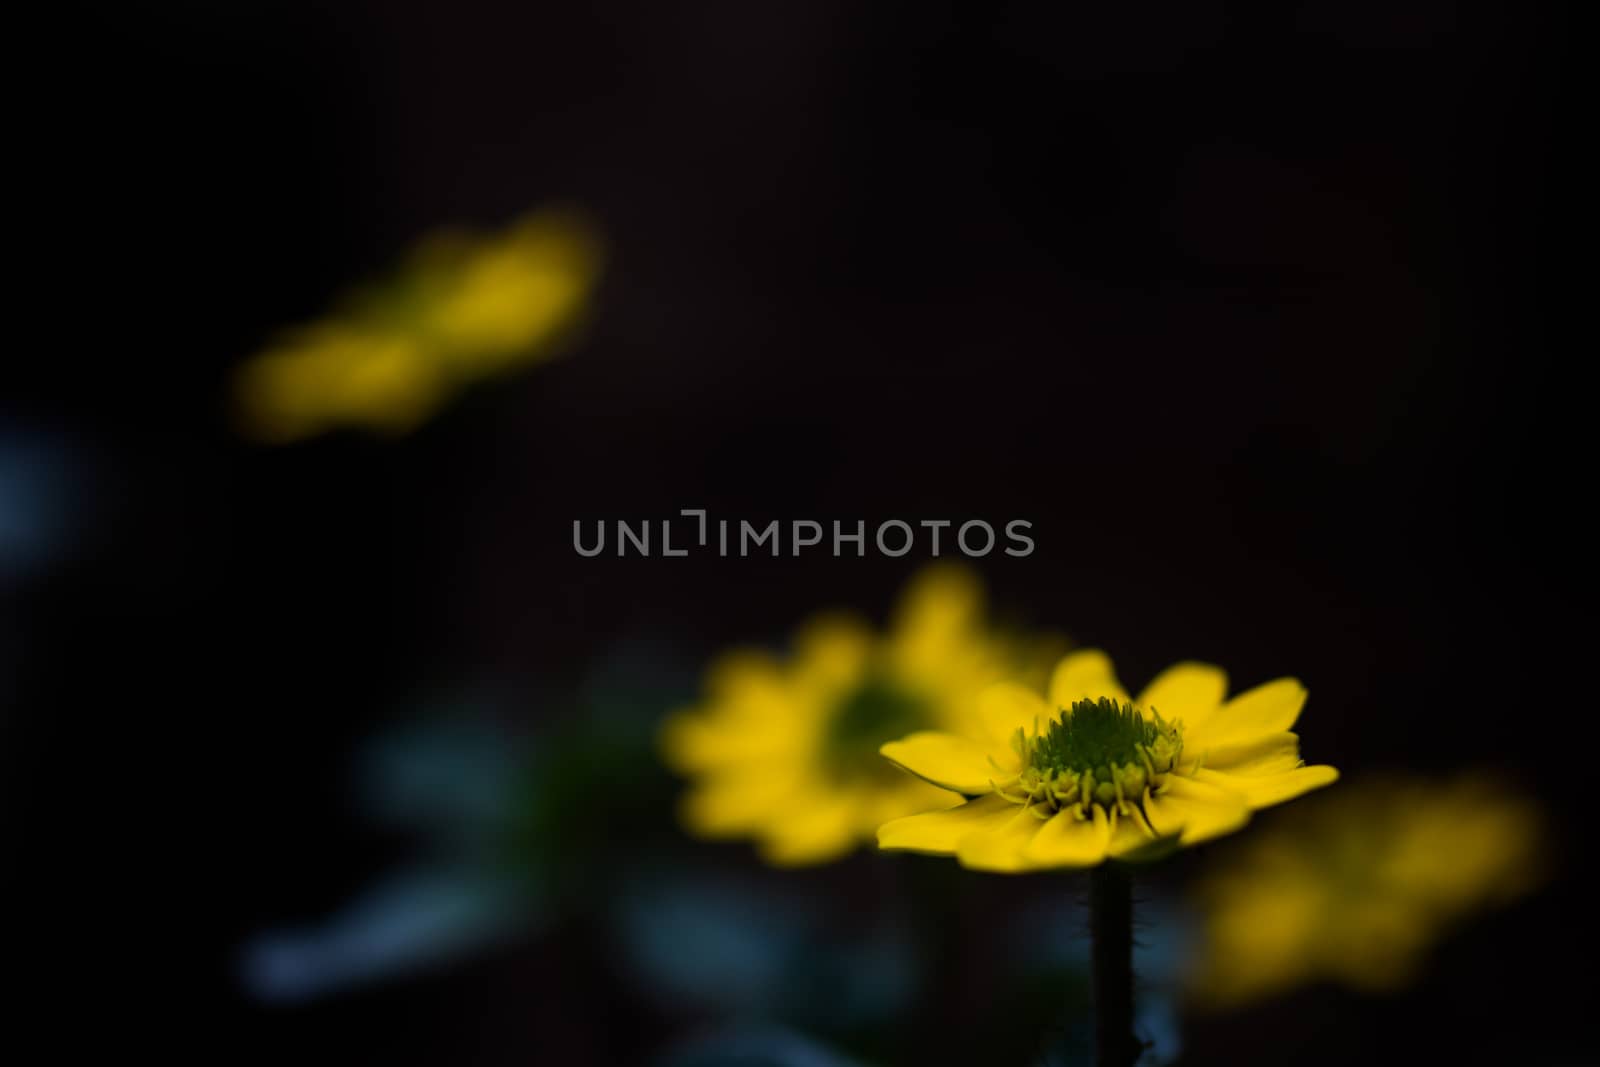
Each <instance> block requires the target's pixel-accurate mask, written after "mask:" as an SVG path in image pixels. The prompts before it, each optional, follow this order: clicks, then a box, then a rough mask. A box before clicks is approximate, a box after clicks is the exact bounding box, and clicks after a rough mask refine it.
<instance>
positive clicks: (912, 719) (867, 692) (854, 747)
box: [825, 675, 933, 781]
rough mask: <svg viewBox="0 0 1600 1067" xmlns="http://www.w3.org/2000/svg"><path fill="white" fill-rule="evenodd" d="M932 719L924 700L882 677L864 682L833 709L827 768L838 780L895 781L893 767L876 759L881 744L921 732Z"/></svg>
mask: <svg viewBox="0 0 1600 1067" xmlns="http://www.w3.org/2000/svg"><path fill="white" fill-rule="evenodd" d="M932 719H933V716H932V714H931V711H930V709H929V707H928V703H927V701H926V700H924V699H922V698H921V697H919V696H917V695H916V694H915V693H911V692H908V691H906V689H905V688H903V687H902V686H899V685H896V684H895V683H894V682H892V681H890V680H888V679H886V678H883V677H881V676H876V675H874V676H871V677H868V678H867V679H866V680H865V681H864V682H862V683H861V684H860V685H859V686H857V687H856V688H855V689H853V690H851V691H850V692H849V693H847V694H846V695H845V696H844V697H843V698H842V699H841V700H840V701H839V702H838V704H837V705H836V706H835V709H834V714H833V717H832V719H830V720H829V722H828V732H827V736H826V742H825V743H826V756H827V762H828V765H829V766H830V767H831V768H833V769H834V770H835V772H836V774H837V775H838V776H839V777H841V778H862V777H874V778H887V779H890V780H893V781H897V780H899V773H898V771H896V769H895V768H894V766H893V765H892V764H890V763H888V761H886V760H885V759H884V758H883V757H882V756H880V755H878V749H879V747H880V746H882V745H883V744H884V743H885V742H888V741H894V740H898V739H899V738H902V737H904V736H906V735H907V734H911V733H915V732H916V731H918V730H925V729H927V728H928V727H929V726H931V725H932Z"/></svg>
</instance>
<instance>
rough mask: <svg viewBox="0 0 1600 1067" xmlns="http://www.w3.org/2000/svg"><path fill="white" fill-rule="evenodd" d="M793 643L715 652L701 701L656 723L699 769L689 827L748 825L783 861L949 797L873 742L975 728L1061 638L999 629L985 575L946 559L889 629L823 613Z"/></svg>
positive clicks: (766, 851) (732, 833) (687, 808)
mask: <svg viewBox="0 0 1600 1067" xmlns="http://www.w3.org/2000/svg"><path fill="white" fill-rule="evenodd" d="M793 644H794V650H793V655H792V656H790V657H789V658H788V659H786V660H785V659H779V658H777V657H774V656H772V655H769V654H767V653H764V652H759V651H748V650H747V651H736V652H731V653H728V654H726V655H724V656H723V657H721V658H720V659H719V660H717V661H716V662H715V663H714V664H713V665H712V666H711V668H710V669H709V670H708V672H707V674H706V680H705V687H706V698H705V700H704V702H702V703H701V704H699V705H698V706H696V707H693V708H689V709H686V710H684V711H680V712H676V713H674V714H673V715H672V716H670V717H669V718H668V720H667V721H666V723H665V724H664V727H663V730H662V735H661V741H662V752H663V755H664V757H665V759H666V761H667V762H668V764H670V765H671V766H672V767H674V768H675V769H676V770H678V771H680V772H681V773H683V774H684V775H686V776H688V777H690V778H692V779H693V784H692V786H691V787H690V789H689V790H688V792H687V793H686V794H685V796H684V798H683V803H682V805H681V817H682V821H683V823H684V825H685V826H686V827H687V828H688V829H689V830H690V831H691V832H692V833H695V834H697V835H699V836H703V837H710V838H745V837H753V838H755V839H756V841H757V842H758V846H759V848H760V851H761V855H762V856H763V858H765V859H766V860H767V861H768V862H770V863H773V864H777V865H782V866H799V865H805V864H816V863H825V862H827V861H829V860H833V859H836V858H838V857H839V856H841V855H843V854H844V853H846V852H848V851H849V850H851V849H852V848H854V847H856V846H857V845H858V844H859V843H861V842H862V841H865V840H871V838H872V834H873V832H874V831H875V830H876V829H877V828H878V826H879V824H881V823H882V822H884V821H885V820H886V819H892V818H896V817H898V816H901V815H905V814H908V813H910V812H914V811H927V810H928V809H930V808H937V807H942V806H945V805H947V804H949V802H950V801H951V800H952V799H954V798H953V797H952V796H951V794H949V793H947V792H945V791H944V790H942V789H937V788H935V787H933V786H931V785H928V784H927V783H925V782H921V781H918V780H917V779H915V778H912V777H910V776H908V775H906V774H903V773H901V772H900V771H899V770H897V769H896V768H894V767H892V766H890V765H889V764H888V763H886V762H885V761H884V760H883V758H882V757H880V756H879V755H878V746H879V745H881V744H883V743H884V742H885V741H887V740H889V739H890V738H894V737H899V736H901V735H903V734H905V733H906V732H908V731H911V730H916V729H919V728H926V727H937V728H939V729H944V730H950V731H953V732H955V733H957V734H966V733H970V732H971V731H972V730H973V728H974V727H975V723H973V721H972V718H971V716H972V710H973V708H974V707H975V705H976V701H977V697H978V694H979V693H980V692H981V691H982V690H983V689H984V688H985V687H987V686H988V685H990V684H992V683H994V682H996V681H999V680H1002V679H1006V678H1018V679H1021V680H1024V681H1025V680H1027V679H1028V678H1029V677H1034V676H1036V678H1037V680H1042V679H1043V675H1044V671H1045V669H1046V666H1047V665H1048V663H1049V662H1050V659H1051V658H1052V657H1053V655H1055V654H1059V650H1060V648H1061V647H1062V644H1063V642H1061V641H1060V640H1054V639H1048V638H1046V639H1040V641H1038V642H1037V643H1035V644H1034V645H1033V646H1031V647H1030V646H1028V645H1025V644H1024V643H1022V642H1019V641H1016V640H1010V639H1007V638H1005V637H1002V636H1000V635H999V634H997V633H995V632H993V631H992V630H990V629H989V628H988V627H986V626H985V623H984V618H983V593H982V589H981V587H980V585H979V584H978V582H977V580H976V579H975V578H974V577H973V575H972V574H971V573H970V572H969V571H967V570H965V569H962V568H958V567H956V566H954V565H949V564H944V565H936V566H934V567H932V568H929V569H928V570H926V571H924V572H923V573H922V574H921V575H919V576H918V577H917V578H916V579H915V580H914V581H913V582H912V583H911V585H910V586H909V587H908V588H907V590H906V592H905V593H904V595H903V597H902V600H901V603H900V605H899V607H898V609H897V611H896V615H895V618H894V620H893V624H892V626H891V627H890V629H889V632H888V633H887V634H886V635H883V636H878V635H876V634H874V633H873V632H872V630H871V629H870V628H869V627H868V626H866V625H865V624H864V623H862V622H860V621H858V620H856V619H854V618H851V617H847V616H827V617H821V618H816V619H813V620H812V621H811V622H809V623H808V624H807V625H805V626H804V627H803V628H802V629H801V630H800V631H799V633H798V634H797V635H796V637H795V639H794V642H793ZM1052 649H1053V651H1052Z"/></svg>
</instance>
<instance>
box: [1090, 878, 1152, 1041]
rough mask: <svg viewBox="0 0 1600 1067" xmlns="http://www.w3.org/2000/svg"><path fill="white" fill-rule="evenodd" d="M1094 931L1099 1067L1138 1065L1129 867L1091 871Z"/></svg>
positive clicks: (1091, 932) (1091, 906)
mask: <svg viewBox="0 0 1600 1067" xmlns="http://www.w3.org/2000/svg"><path fill="white" fill-rule="evenodd" d="M1089 933H1090V937H1091V941H1092V946H1093V947H1092V965H1093V975H1094V1062H1095V1067H1133V1064H1134V1063H1135V1062H1137V1061H1138V1059H1139V1053H1140V1052H1141V1051H1142V1047H1141V1046H1140V1044H1139V1039H1138V1038H1136V1037H1134V1036H1133V885H1132V881H1131V879H1130V878H1129V877H1128V872H1127V870H1126V869H1125V868H1123V867H1121V866H1118V865H1117V864H1115V863H1111V862H1107V863H1102V864H1101V865H1100V866H1098V867H1096V868H1094V869H1093V870H1091V871H1090V872H1089Z"/></svg>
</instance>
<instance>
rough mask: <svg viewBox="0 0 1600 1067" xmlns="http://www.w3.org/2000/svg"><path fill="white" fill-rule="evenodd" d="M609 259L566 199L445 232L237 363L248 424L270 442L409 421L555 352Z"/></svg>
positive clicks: (383, 428) (398, 429) (244, 424)
mask: <svg viewBox="0 0 1600 1067" xmlns="http://www.w3.org/2000/svg"><path fill="white" fill-rule="evenodd" d="M600 262H601V249H600V242H599V239H598V238H597V237H596V235H595V234H594V232H593V231H592V230H591V229H590V228H589V226H588V225H586V224H585V223H584V222H583V221H582V220H580V219H578V218H577V217H575V216H573V215H570V214H566V213H562V212H554V211H545V212H537V213H534V214H531V215H528V216H526V217H524V218H522V219H521V220H519V221H518V222H516V223H514V224H513V225H511V226H510V227H508V228H507V229H506V230H504V231H502V232H500V233H497V234H491V235H471V234H466V233H459V232H444V233H439V234H435V235H434V236H432V237H430V238H428V239H426V240H424V241H423V242H422V243H421V244H420V245H419V246H418V247H417V248H416V249H415V250H414V251H413V252H412V254H411V256H410V257H409V258H408V260H407V262H406V264H405V265H404V266H403V267H402V268H401V270H400V271H399V272H398V273H397V274H396V275H395V276H394V277H392V278H391V279H389V280H388V281H386V282H385V283H383V284H381V285H376V286H369V287H366V288H364V289H361V290H358V291H357V292H356V293H354V294H352V295H351V296H350V298H349V299H347V301H346V302H345V305H344V307H343V308H342V309H340V310H339V311H338V312H336V313H334V314H332V315H330V316H329V317H327V318H325V319H323V320H322V321H320V322H316V323H313V324H310V325H307V326H302V327H300V328H298V329H295V330H291V331H288V332H287V333H285V334H284V335H283V336H282V337H280V338H279V339H278V340H277V341H276V342H275V343H273V344H272V345H270V346H268V347H267V348H266V349H265V350H264V351H262V352H260V353H258V354H256V355H255V356H253V357H252V358H250V359H249V360H247V361H246V362H245V363H244V364H243V365H242V366H241V367H240V368H239V372H238V375H237V377H236V380H235V383H234V385H235V394H236V401H237V406H238V412H239V422H240V427H241V430H242V431H243V432H244V433H245V434H247V435H248V436H251V437H254V438H256V439H258V440H262V441H267V442H271V443H285V442H290V441H296V440H300V439H303V438H306V437H311V436H314V435H316V434H319V433H322V432H323V431H325V430H329V429H332V428H334V427H338V426H360V427H364V428H366V429H369V430H374V431H378V432H382V433H405V432H407V431H409V430H411V429H413V428H415V427H416V426H418V425H419V424H421V423H422V422H424V421H425V420H426V419H428V418H429V417H430V416H431V415H432V414H433V413H434V412H435V411H436V410H437V409H438V408H439V407H440V406H441V405H442V404H444V403H445V402H446V401H447V400H449V399H450V398H451V397H452V396H453V395H454V394H455V393H456V392H458V391H459V390H461V389H463V388H465V387H466V386H468V385H470V384H471V383H473V382H475V381H479V380H481V379H484V378H488V377H492V376H494V375H497V374H500V373H503V372H505V371H507V370H509V369H511V368H514V367H516V366H520V365H522V364H525V363H530V362H537V361H540V360H544V359H548V358H551V357H553V356H554V355H555V354H556V353H557V352H558V351H559V349H560V347H561V343H562V341H563V340H564V339H565V338H566V337H567V336H568V335H569V334H570V332H571V331H572V330H573V328H574V327H575V326H577V325H578V324H579V323H580V321H581V319H582V317H583V315H584V312H585V311H586V308H587V305H588V301H589V295H590V293H591V291H592V290H593V288H594V284H595V281H596V279H597V277H598V274H599V270H600Z"/></svg>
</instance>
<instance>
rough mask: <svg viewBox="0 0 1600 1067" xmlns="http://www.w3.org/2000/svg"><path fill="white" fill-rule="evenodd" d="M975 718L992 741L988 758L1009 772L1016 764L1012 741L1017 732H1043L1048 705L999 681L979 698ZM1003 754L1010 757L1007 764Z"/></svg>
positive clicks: (1024, 691)
mask: <svg viewBox="0 0 1600 1067" xmlns="http://www.w3.org/2000/svg"><path fill="white" fill-rule="evenodd" d="M978 718H979V719H980V720H981V721H982V722H983V727H984V730H985V731H986V732H987V733H988V735H989V737H990V739H991V741H992V742H993V751H992V752H991V753H990V755H993V756H994V757H995V759H997V760H999V761H1000V763H1001V765H1002V766H1005V767H1006V768H1007V769H1008V770H1009V769H1011V765H1012V764H1015V763H1016V762H1017V759H1016V755H1015V752H1014V750H1013V749H1012V747H1011V738H1012V737H1013V736H1014V735H1015V734H1016V732H1017V731H1018V730H1019V729H1021V730H1026V731H1028V732H1029V733H1030V734H1031V733H1032V731H1033V729H1034V727H1035V726H1037V727H1038V728H1039V729H1041V730H1042V729H1044V725H1045V722H1046V721H1047V720H1048V719H1049V718H1050V706H1049V705H1048V704H1046V703H1045V702H1044V700H1043V699H1041V698H1040V696H1039V695H1038V694H1037V693H1035V692H1033V691H1032V690H1031V689H1026V688H1024V687H1022V686H1020V685H1016V684H1015V683H1012V682H1002V683H1000V684H999V685H992V686H989V687H988V688H987V689H985V690H984V691H983V692H982V693H980V694H979V695H978ZM1003 755H1009V756H1010V757H1011V759H1010V761H1009V763H1008V762H1007V760H1006V759H1004V758H1003Z"/></svg>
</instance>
